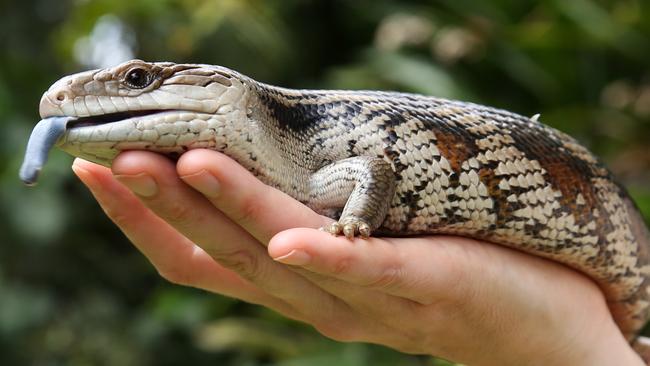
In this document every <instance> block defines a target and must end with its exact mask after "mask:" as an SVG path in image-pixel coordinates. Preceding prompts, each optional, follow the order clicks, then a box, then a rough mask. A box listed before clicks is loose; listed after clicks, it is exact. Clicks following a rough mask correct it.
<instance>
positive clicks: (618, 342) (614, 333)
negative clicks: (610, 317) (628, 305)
mask: <svg viewBox="0 0 650 366" xmlns="http://www.w3.org/2000/svg"><path fill="white" fill-rule="evenodd" d="M610 324H611V326H607V327H604V328H608V329H607V331H605V330H602V329H601V331H599V332H595V333H592V334H594V336H593V337H588V336H587V337H584V338H583V339H581V340H577V341H576V342H572V343H571V345H570V346H567V347H565V348H564V349H563V350H562V351H563V352H557V353H555V354H554V355H552V357H550V358H551V359H547V360H544V362H541V363H540V364H545V365H546V364H555V365H560V364H565V365H574V366H583V365H584V366H600V365H602V366H607V365H621V366H646V365H645V363H644V362H643V361H642V360H641V358H640V357H639V355H637V353H636V352H635V351H634V350H633V349H632V347H631V346H630V344H629V343H628V342H627V341H626V340H625V338H624V337H623V335H622V334H621V333H620V331H619V330H618V328H617V327H616V326H615V325H614V323H613V322H610Z"/></svg>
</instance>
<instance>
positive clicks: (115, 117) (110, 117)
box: [68, 109, 169, 128]
mask: <svg viewBox="0 0 650 366" xmlns="http://www.w3.org/2000/svg"><path fill="white" fill-rule="evenodd" d="M162 112H169V110H166V111H164V110H156V109H146V110H141V111H128V112H115V113H107V114H98V115H95V116H87V117H76V118H75V119H74V120H71V121H70V122H69V124H68V128H75V127H85V126H98V125H103V124H107V123H112V122H119V121H123V120H125V119H129V118H134V117H142V116H148V115H151V114H157V113H162Z"/></svg>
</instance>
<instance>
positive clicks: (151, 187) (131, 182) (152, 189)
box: [115, 173, 158, 197]
mask: <svg viewBox="0 0 650 366" xmlns="http://www.w3.org/2000/svg"><path fill="white" fill-rule="evenodd" d="M115 179H117V180H118V181H120V183H122V184H124V185H125V186H126V187H127V188H129V189H130V190H131V191H132V192H133V193H135V194H137V195H138V196H142V197H151V196H153V195H155V194H156V193H158V185H157V184H156V181H155V180H154V179H153V178H151V177H150V176H149V175H147V174H146V173H140V174H135V175H116V176H115Z"/></svg>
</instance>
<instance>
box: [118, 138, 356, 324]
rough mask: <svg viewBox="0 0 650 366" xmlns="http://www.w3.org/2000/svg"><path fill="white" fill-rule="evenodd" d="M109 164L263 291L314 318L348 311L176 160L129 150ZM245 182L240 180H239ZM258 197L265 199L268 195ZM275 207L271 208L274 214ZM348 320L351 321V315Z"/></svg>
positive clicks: (149, 201) (187, 232) (211, 252)
mask: <svg viewBox="0 0 650 366" xmlns="http://www.w3.org/2000/svg"><path fill="white" fill-rule="evenodd" d="M112 170H113V173H114V174H115V175H116V178H117V179H118V180H119V181H120V182H122V183H123V184H125V185H127V186H128V187H130V188H131V189H132V190H133V191H134V192H136V194H138V198H139V199H140V200H142V202H143V203H144V204H145V205H146V206H147V207H148V208H149V209H151V210H152V211H153V212H154V213H155V214H156V215H158V216H160V217H161V218H163V219H164V220H165V221H166V222H168V223H169V224H170V225H171V226H172V227H174V228H175V229H176V230H178V231H179V232H180V233H181V234H182V235H184V236H185V237H187V238H188V239H189V240H191V241H192V242H194V243H195V244H197V245H198V246H200V247H201V248H202V249H203V250H205V251H206V252H207V253H208V254H209V255H210V256H211V257H212V258H214V259H216V260H217V261H218V262H219V263H221V264H222V265H224V266H225V267H226V268H229V269H232V270H233V271H235V272H236V273H237V274H239V275H240V276H242V277H244V278H245V279H247V280H249V281H250V282H252V283H253V284H255V285H256V286H257V287H259V288H260V289H262V290H263V291H264V292H266V293H267V294H271V295H273V296H276V297H278V298H280V299H282V300H284V301H286V302H287V303H289V304H291V305H293V306H294V308H295V309H296V311H299V312H301V313H302V314H303V315H304V316H306V317H310V318H311V319H312V320H313V321H315V322H318V321H324V319H333V318H335V317H336V316H339V317H345V316H346V310H347V309H346V308H345V306H344V304H342V303H340V302H339V301H338V300H337V299H336V298H334V297H333V296H331V295H329V294H327V293H326V292H324V291H323V290H321V289H320V288H318V287H317V286H315V285H314V284H312V283H311V282H309V281H307V280H306V279H305V278H303V277H301V276H299V275H296V274H295V273H293V272H292V271H290V270H289V269H288V268H287V267H286V266H283V265H281V264H279V263H276V262H274V261H272V260H271V259H270V258H269V257H268V254H267V253H266V250H265V249H264V247H263V246H262V245H260V243H259V242H258V241H257V240H256V239H255V238H253V237H252V236H250V235H249V234H248V233H247V232H246V231H245V230H244V229H243V228H241V227H240V226H238V225H236V224H234V223H233V222H232V221H231V220H229V219H228V218H227V217H226V216H224V214H223V213H221V212H220V211H219V210H217V208H215V207H214V206H213V205H212V204H211V203H210V202H209V201H208V200H206V199H205V197H204V196H203V195H202V194H200V193H199V192H197V191H195V190H194V189H192V188H190V187H189V186H187V185H186V184H185V183H183V181H181V180H180V178H179V177H178V175H177V173H176V169H175V167H174V165H173V164H172V163H171V162H170V161H169V160H167V159H166V158H164V157H163V156H160V155H157V154H153V153H149V152H145V151H128V152H125V153H122V154H120V155H119V156H118V157H117V158H116V159H115V160H114V161H113V165H112ZM251 179H252V180H254V178H253V177H251ZM249 183H250V182H248V181H242V182H240V184H241V185H242V186H246V185H248V184H249ZM258 197H260V199H261V200H266V199H269V197H271V196H270V195H258ZM278 209H279V208H278V207H276V208H275V212H276V214H277V211H278ZM282 209H283V208H282ZM324 309H325V311H323V310H324ZM349 321H350V322H351V323H354V319H352V318H350V319H349Z"/></svg>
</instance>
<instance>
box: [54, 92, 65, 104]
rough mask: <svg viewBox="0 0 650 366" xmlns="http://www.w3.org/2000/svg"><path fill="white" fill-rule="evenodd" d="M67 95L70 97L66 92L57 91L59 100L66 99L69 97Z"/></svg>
mask: <svg viewBox="0 0 650 366" xmlns="http://www.w3.org/2000/svg"><path fill="white" fill-rule="evenodd" d="M67 97H68V95H67V94H66V93H64V92H58V93H56V100H58V101H59V102H63V101H64V100H66V99H67Z"/></svg>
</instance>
